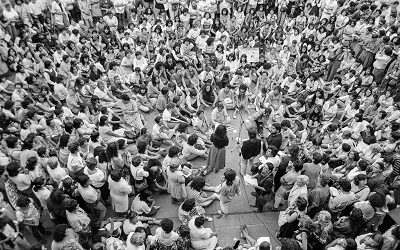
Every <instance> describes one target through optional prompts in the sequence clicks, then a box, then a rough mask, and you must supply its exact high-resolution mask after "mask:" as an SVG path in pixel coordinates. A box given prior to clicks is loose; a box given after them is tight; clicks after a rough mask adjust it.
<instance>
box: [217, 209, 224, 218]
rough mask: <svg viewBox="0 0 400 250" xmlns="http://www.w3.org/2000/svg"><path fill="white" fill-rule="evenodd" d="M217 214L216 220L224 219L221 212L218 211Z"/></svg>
mask: <svg viewBox="0 0 400 250" xmlns="http://www.w3.org/2000/svg"><path fill="white" fill-rule="evenodd" d="M217 213H218V216H217V219H221V218H222V217H224V214H223V213H222V211H218V212H217Z"/></svg>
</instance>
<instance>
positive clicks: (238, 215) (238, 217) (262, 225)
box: [28, 108, 278, 249]
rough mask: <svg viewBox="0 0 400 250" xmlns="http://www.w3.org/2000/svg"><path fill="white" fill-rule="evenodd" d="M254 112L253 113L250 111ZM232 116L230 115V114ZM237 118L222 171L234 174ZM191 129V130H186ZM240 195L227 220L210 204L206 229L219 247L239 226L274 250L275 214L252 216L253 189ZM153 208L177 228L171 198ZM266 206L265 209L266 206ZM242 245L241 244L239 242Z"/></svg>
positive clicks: (215, 180)
mask: <svg viewBox="0 0 400 250" xmlns="http://www.w3.org/2000/svg"><path fill="white" fill-rule="evenodd" d="M251 112H254V111H251ZM210 113H211V108H208V109H207V110H206V115H207V117H210ZM230 114H232V111H230ZM155 116H156V114H155V113H153V114H145V119H146V121H147V122H148V125H147V127H148V128H149V129H151V128H152V126H153V124H154V117H155ZM243 119H244V120H245V121H246V120H247V119H248V117H247V114H243ZM240 120H241V119H240V116H238V118H237V119H233V121H232V126H233V128H234V130H230V131H228V137H229V139H230V142H229V146H228V147H227V149H226V152H227V156H226V167H229V168H233V169H234V170H236V172H237V173H238V172H239V162H240V157H239V152H240V148H239V147H236V148H235V146H236V141H237V137H238V136H239V132H240V131H239V127H240ZM249 125H250V124H249V123H248V121H247V122H245V125H243V126H242V131H241V133H240V138H241V139H246V138H247V130H246V127H245V126H249ZM190 129H191V128H190ZM192 164H193V166H194V167H195V168H198V167H201V166H203V165H205V161H204V160H201V159H198V160H195V161H193V162H192ZM222 175H223V171H219V173H217V174H216V173H210V174H209V175H208V176H207V177H206V181H207V182H208V183H209V184H211V185H213V186H216V185H218V184H220V179H221V177H222ZM241 191H242V195H241V197H238V198H236V199H235V200H234V201H233V202H232V204H231V207H230V215H228V216H227V217H223V218H221V219H217V218H216V217H217V216H216V215H217V211H218V210H219V202H217V201H216V202H213V203H212V204H211V205H210V206H209V207H207V208H206V214H207V215H208V216H211V217H213V218H214V221H213V222H206V225H205V226H206V227H210V228H212V230H213V231H216V232H217V234H218V236H217V237H218V243H219V246H221V247H226V246H231V245H233V238H234V237H236V238H238V239H240V226H241V225H247V227H248V229H249V231H250V234H251V235H252V236H253V237H254V238H255V239H257V238H258V237H261V236H269V237H270V239H271V243H272V246H273V248H272V249H275V247H276V246H278V242H277V240H276V238H275V233H276V231H277V230H278V224H277V221H278V212H264V213H256V212H253V210H257V209H256V208H252V207H250V206H249V204H254V202H255V198H254V196H252V195H251V194H250V193H251V192H252V191H254V188H252V187H249V186H246V185H244V184H243V183H242V186H241ZM155 200H156V204H157V205H159V206H161V208H160V210H159V211H158V213H157V215H156V216H155V217H157V218H171V219H172V220H173V221H174V224H175V226H176V227H177V226H178V225H179V224H180V221H179V219H178V217H177V210H178V206H177V205H173V204H171V198H170V196H169V195H167V194H164V195H156V196H155ZM268 205H269V204H267V205H266V206H268ZM107 214H108V216H112V214H113V212H112V209H111V207H109V211H108V213H107ZM45 227H47V228H48V229H49V230H52V229H53V227H54V224H53V223H52V222H47V223H45ZM155 228H156V227H152V231H153V232H154V230H155ZM28 239H29V240H30V241H32V242H35V240H34V239H33V238H32V237H28ZM51 240H52V239H51V238H49V239H48V241H49V243H48V244H47V249H51V247H50V243H51ZM241 241H242V242H245V241H244V240H243V239H242V240H241Z"/></svg>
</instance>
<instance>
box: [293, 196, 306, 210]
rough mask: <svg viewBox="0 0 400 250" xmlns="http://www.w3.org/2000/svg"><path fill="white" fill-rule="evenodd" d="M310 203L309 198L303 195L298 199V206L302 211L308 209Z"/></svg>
mask: <svg viewBox="0 0 400 250" xmlns="http://www.w3.org/2000/svg"><path fill="white" fill-rule="evenodd" d="M307 205H308V202H307V199H306V198H304V197H303V196H299V197H298V198H297V200H296V206H297V208H298V209H299V210H300V211H304V210H306V208H307Z"/></svg>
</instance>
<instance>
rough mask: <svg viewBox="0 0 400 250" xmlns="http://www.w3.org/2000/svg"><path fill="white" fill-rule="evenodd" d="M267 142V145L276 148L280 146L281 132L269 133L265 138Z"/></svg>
mask: <svg viewBox="0 0 400 250" xmlns="http://www.w3.org/2000/svg"><path fill="white" fill-rule="evenodd" d="M267 143H268V146H271V145H272V146H275V147H276V148H277V149H280V148H281V145H282V134H281V133H276V134H270V135H269V136H268V138H267Z"/></svg>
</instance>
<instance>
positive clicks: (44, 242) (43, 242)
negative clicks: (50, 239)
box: [39, 239, 47, 245]
mask: <svg viewBox="0 0 400 250" xmlns="http://www.w3.org/2000/svg"><path fill="white" fill-rule="evenodd" d="M39 242H40V243H41V244H42V245H46V244H47V240H45V239H40V240H39Z"/></svg>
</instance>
